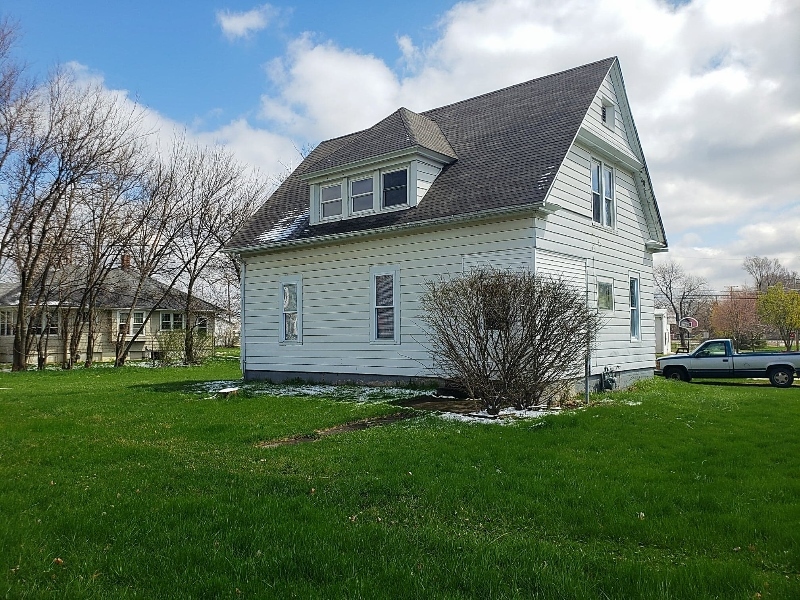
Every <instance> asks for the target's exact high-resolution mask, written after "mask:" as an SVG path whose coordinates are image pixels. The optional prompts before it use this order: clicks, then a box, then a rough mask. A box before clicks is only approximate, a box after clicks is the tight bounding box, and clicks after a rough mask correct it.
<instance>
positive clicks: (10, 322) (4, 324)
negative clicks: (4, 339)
mask: <svg viewBox="0 0 800 600" xmlns="http://www.w3.org/2000/svg"><path fill="white" fill-rule="evenodd" d="M14 317H15V315H14V313H13V312H11V311H10V310H4V311H0V335H14V321H15V318H14Z"/></svg>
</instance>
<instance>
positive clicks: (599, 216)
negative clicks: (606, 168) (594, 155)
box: [592, 161, 603, 223]
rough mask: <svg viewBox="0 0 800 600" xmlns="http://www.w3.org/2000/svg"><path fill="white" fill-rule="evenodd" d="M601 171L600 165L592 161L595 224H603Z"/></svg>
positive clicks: (593, 217)
mask: <svg viewBox="0 0 800 600" xmlns="http://www.w3.org/2000/svg"><path fill="white" fill-rule="evenodd" d="M600 171H601V166H600V163H599V162H595V161H592V220H593V221H594V222H595V223H602V222H603V211H602V207H603V202H602V197H601V187H602V180H601V179H600Z"/></svg>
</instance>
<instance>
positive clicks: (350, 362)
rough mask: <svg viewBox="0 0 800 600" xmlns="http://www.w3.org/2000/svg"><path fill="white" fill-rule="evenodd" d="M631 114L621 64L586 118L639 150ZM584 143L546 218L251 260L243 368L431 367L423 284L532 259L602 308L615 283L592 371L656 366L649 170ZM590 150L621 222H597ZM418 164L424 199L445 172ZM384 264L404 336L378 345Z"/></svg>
mask: <svg viewBox="0 0 800 600" xmlns="http://www.w3.org/2000/svg"><path fill="white" fill-rule="evenodd" d="M603 100H605V101H607V102H611V103H613V104H614V105H615V111H614V115H615V126H614V128H613V129H612V128H609V127H606V126H605V125H603V123H602V121H601V110H602V105H603ZM623 111H628V106H627V100H626V99H625V96H624V90H623V89H622V83H621V79H620V78H619V76H618V69H612V70H611V73H610V74H609V75H608V76H607V77H606V78H605V81H604V82H603V84H602V86H601V87H600V89H599V90H598V92H597V94H596V95H595V98H594V100H593V102H592V103H591V106H590V108H589V110H588V112H587V113H586V115H585V117H584V119H583V123H582V127H584V128H586V129H588V130H589V131H591V132H592V133H594V134H595V135H596V136H598V137H600V138H601V139H602V140H603V141H604V142H605V143H607V144H611V145H612V146H614V147H615V148H616V149H617V150H618V151H619V152H622V153H623V154H625V155H628V156H634V150H633V149H632V148H633V147H635V148H636V149H637V150H636V152H637V153H640V150H639V149H638V148H639V146H638V142H635V143H634V144H633V146H632V144H631V140H634V138H633V137H631V136H633V131H632V120H631V118H630V116H629V114H628V113H627V112H625V114H623ZM626 124H631V125H630V126H629V125H626ZM629 129H630V130H629ZM580 139H584V138H580ZM634 141H635V140H634ZM583 144H588V142H587V141H586V140H585V139H584V141H582V142H576V143H574V144H573V145H572V147H571V148H570V149H569V152H568V153H567V155H566V157H565V159H564V160H563V162H562V163H561V165H560V167H559V169H558V172H557V174H556V176H555V179H554V181H553V183H552V185H551V186H550V189H549V192H548V196H547V198H546V204H553V205H558V206H560V207H561V208H560V209H559V210H556V211H555V212H554V213H552V214H549V215H547V216H543V215H540V214H535V213H534V212H531V213H530V214H529V215H527V216H517V217H513V218H512V217H505V218H500V217H497V218H495V219H493V220H488V219H487V220H482V221H475V222H472V223H468V224H460V225H452V224H451V225H442V226H440V227H438V228H432V227H430V228H426V229H422V228H421V229H418V230H407V231H404V232H402V233H399V232H398V233H392V234H386V235H383V236H373V237H362V238H351V239H347V240H342V241H341V242H340V243H327V244H321V243H318V244H314V245H312V244H309V245H303V246H296V247H292V248H284V249H275V250H272V251H271V252H268V253H264V254H260V255H255V256H249V257H246V258H245V259H244V260H245V262H246V277H245V283H244V286H243V287H244V295H243V302H244V306H243V325H244V328H245V331H246V336H245V337H244V341H243V343H244V344H245V346H244V348H243V356H244V357H245V359H244V360H245V361H246V364H245V368H246V369H247V370H248V371H257V370H265V371H283V372H292V373H294V372H298V373H311V374H313V373H339V374H345V375H346V374H357V375H376V376H383V375H385V376H401V377H409V378H410V377H419V376H426V375H432V374H434V371H433V370H432V369H431V367H432V364H431V361H430V357H429V356H428V353H427V351H426V349H425V336H424V332H423V329H422V327H421V323H420V321H419V317H420V304H419V299H420V295H421V294H422V293H423V291H424V286H425V282H426V281H428V280H432V279H436V278H438V277H440V276H447V275H448V274H456V273H460V272H462V270H467V269H470V268H475V267H478V266H492V267H495V268H510V269H517V268H533V269H535V270H536V271H537V272H538V273H542V274H549V275H556V276H560V277H564V278H565V279H567V280H569V281H572V282H574V283H575V285H576V286H577V287H578V289H580V290H581V292H582V293H584V294H586V297H587V299H588V302H589V303H590V304H592V305H593V306H597V281H598V280H605V281H611V282H613V296H614V307H613V310H607V311H606V310H604V311H602V316H603V318H604V327H603V328H602V330H601V332H600V336H599V339H598V341H597V345H596V348H595V349H594V350H593V354H592V373H593V374H597V373H601V372H602V370H603V368H604V367H606V366H619V367H620V368H622V369H624V370H640V369H649V368H652V367H653V366H654V358H655V322H654V316H653V310H654V307H653V275H652V272H653V264H652V255H651V254H650V253H649V252H647V251H646V249H645V241H646V240H648V239H650V237H651V235H650V233H648V221H647V219H646V218H645V214H644V211H643V206H642V199H640V197H639V190H638V188H637V183H636V182H637V180H638V178H639V177H640V174H639V173H636V172H633V171H631V167H628V166H623V164H622V163H619V164H617V163H616V162H614V160H611V159H609V157H610V156H619V153H618V152H616V151H615V152H610V151H607V150H608V149H607V148H606V149H605V150H604V151H603V152H605V154H604V156H602V157H601V156H597V155H596V154H594V153H593V151H592V149H591V147H589V146H588V145H583ZM597 151H601V150H597ZM592 159H598V160H602V161H603V162H605V163H606V164H609V165H610V166H612V167H613V168H614V175H615V177H614V178H615V190H614V191H615V201H616V219H615V225H614V227H613V228H611V227H603V226H600V225H598V224H596V223H594V222H593V221H592V199H591V174H590V166H591V161H592ZM609 161H610V162H609ZM625 162H626V164H628V165H630V164H636V163H635V161H629V160H626V161H625ZM414 168H415V173H416V194H417V201H421V200H422V198H423V196H424V195H425V193H426V192H427V190H428V188H429V187H430V184H431V182H432V181H433V180H434V179H435V178H436V175H438V174H439V169H438V167H435V166H433V165H428V164H426V163H425V162H424V161H416V162H415V164H414ZM412 193H413V192H412ZM377 266H391V267H393V268H396V269H397V272H398V274H399V285H400V288H399V292H400V293H399V298H400V300H399V307H398V309H399V311H400V312H399V316H400V319H399V322H400V343H399V344H393V343H391V344H387V343H374V342H370V327H371V323H372V320H371V318H370V315H371V311H372V308H371V296H370V285H371V276H370V269H371V268H372V267H377ZM294 276H302V307H301V310H302V324H303V327H302V334H303V340H302V343H301V344H291V343H286V344H281V343H280V330H279V327H280V318H281V297H280V282H281V280H283V279H286V278H288V277H294ZM631 276H637V277H638V278H639V285H640V313H641V336H640V338H641V339H639V340H631V338H630V307H629V295H628V290H629V279H630V277H631Z"/></svg>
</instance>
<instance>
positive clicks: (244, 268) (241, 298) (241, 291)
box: [239, 254, 247, 379]
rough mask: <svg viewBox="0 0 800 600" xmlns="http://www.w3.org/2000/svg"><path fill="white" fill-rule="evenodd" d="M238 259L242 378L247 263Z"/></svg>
mask: <svg viewBox="0 0 800 600" xmlns="http://www.w3.org/2000/svg"><path fill="white" fill-rule="evenodd" d="M239 260H240V261H242V271H241V278H240V280H239V302H240V304H241V306H240V307H239V367H240V368H241V370H242V379H245V378H246V376H247V343H246V338H245V329H244V317H245V313H244V310H245V308H244V307H245V299H244V290H245V285H244V280H245V275H246V273H247V263H246V262H245V260H244V259H243V258H242V255H241V254H240V255H239Z"/></svg>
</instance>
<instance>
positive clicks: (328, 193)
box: [320, 183, 342, 219]
mask: <svg viewBox="0 0 800 600" xmlns="http://www.w3.org/2000/svg"><path fill="white" fill-rule="evenodd" d="M320 205H321V207H322V218H323V219H327V218H328V217H336V216H338V215H341V214H342V184H340V183H337V184H336V185H327V186H323V187H322V190H321V191H320Z"/></svg>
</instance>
